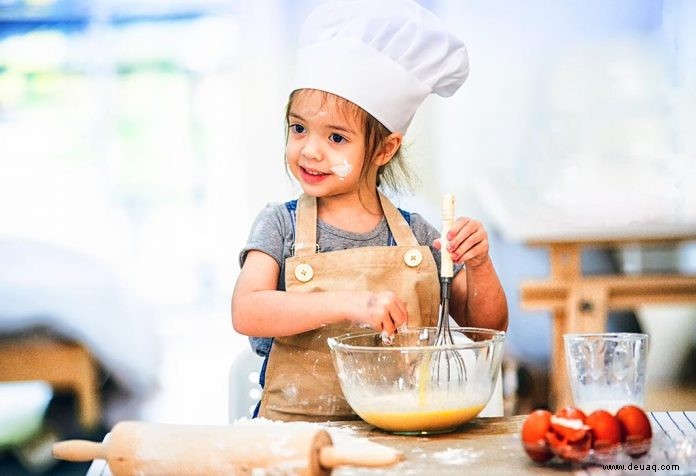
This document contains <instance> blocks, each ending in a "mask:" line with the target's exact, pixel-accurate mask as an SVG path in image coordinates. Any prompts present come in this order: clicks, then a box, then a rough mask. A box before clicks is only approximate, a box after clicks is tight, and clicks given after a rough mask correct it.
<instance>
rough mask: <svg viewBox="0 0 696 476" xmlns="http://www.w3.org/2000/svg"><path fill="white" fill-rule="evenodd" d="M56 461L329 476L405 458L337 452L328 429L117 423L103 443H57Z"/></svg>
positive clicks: (174, 471) (132, 469) (169, 470)
mask: <svg viewBox="0 0 696 476" xmlns="http://www.w3.org/2000/svg"><path fill="white" fill-rule="evenodd" d="M53 456H54V457H55V458H58V459H62V460H67V461H89V460H93V459H104V460H106V462H107V464H108V465H109V469H110V470H111V472H112V473H113V475H114V476H131V475H143V476H145V475H163V474H166V475H195V474H201V475H204V474H205V475H216V474H225V475H230V474H234V475H248V474H252V472H253V471H254V470H257V471H258V470H261V469H267V470H271V471H279V472H282V474H300V475H328V474H330V473H331V470H332V469H333V468H335V467H337V466H341V465H354V466H375V467H378V466H388V465H391V464H394V463H396V462H397V461H399V460H401V459H402V457H403V455H402V454H401V453H400V452H398V451H396V450H393V449H391V448H389V447H386V446H382V445H376V444H370V445H355V447H352V446H351V445H346V446H342V447H336V446H333V444H332V440H331V436H330V435H329V433H328V432H327V431H325V430H323V429H318V428H309V427H303V426H293V425H292V424H287V423H279V424H268V425H265V424H264V425H238V426H194V425H167V424H155V423H143V422H136V421H125V422H121V423H118V424H117V425H116V426H114V427H113V429H112V430H111V432H110V433H109V435H108V436H107V438H105V440H104V442H102V443H98V442H93V441H85V440H67V441H60V442H58V443H55V444H54V445H53ZM274 474H275V473H274Z"/></svg>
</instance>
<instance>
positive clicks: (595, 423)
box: [585, 410, 623, 453]
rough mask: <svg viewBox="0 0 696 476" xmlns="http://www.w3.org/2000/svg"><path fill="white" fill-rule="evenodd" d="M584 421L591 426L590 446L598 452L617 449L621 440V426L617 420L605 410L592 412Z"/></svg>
mask: <svg viewBox="0 0 696 476" xmlns="http://www.w3.org/2000/svg"><path fill="white" fill-rule="evenodd" d="M585 423H586V424H587V425H588V426H589V427H590V428H591V431H592V436H593V443H592V448H594V449H595V450H596V451H599V452H602V453H604V452H612V451H614V450H616V449H618V447H619V445H620V444H621V442H622V441H623V428H622V427H621V424H620V423H619V420H617V419H616V418H614V416H613V415H612V414H611V413H609V412H607V411H605V410H597V411H594V412H592V413H591V414H590V415H589V416H588V417H587V418H586V419H585Z"/></svg>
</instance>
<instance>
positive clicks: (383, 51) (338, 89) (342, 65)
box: [293, 0, 469, 133]
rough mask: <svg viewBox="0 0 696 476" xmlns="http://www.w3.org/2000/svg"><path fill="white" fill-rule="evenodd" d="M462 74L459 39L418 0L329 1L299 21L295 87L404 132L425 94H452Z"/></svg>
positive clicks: (465, 66)
mask: <svg viewBox="0 0 696 476" xmlns="http://www.w3.org/2000/svg"><path fill="white" fill-rule="evenodd" d="M468 74H469V56H468V54H467V52H466V46H465V45H464V43H462V41H461V40H459V39H458V38H457V37H455V36H454V35H453V34H452V33H451V32H450V31H449V30H448V29H447V28H446V26H445V24H444V22H443V21H442V20H440V19H439V18H438V17H437V16H435V15H434V14H433V13H432V12H430V11H428V10H426V9H425V8H423V7H421V6H420V5H418V4H417V3H416V2H414V1H412V0H349V1H345V0H344V1H332V2H327V3H322V4H320V5H319V6H318V7H317V8H316V9H315V10H314V11H313V12H312V13H310V15H309V17H307V19H306V20H305V23H304V25H303V27H302V31H301V33H300V49H299V52H298V57H297V71H296V75H295V82H294V85H293V90H297V89H304V88H308V89H319V90H322V91H326V92H329V93H332V94H335V95H337V96H341V97H343V98H345V99H348V100H349V101H351V102H353V103H355V104H357V105H358V106H360V107H361V108H363V109H364V110H365V111H367V112H368V113H369V114H371V115H372V116H374V117H375V118H376V119H377V120H378V121H380V122H381V123H382V124H383V125H384V126H385V127H386V128H387V129H389V131H391V132H397V131H398V132H401V133H405V132H406V129H408V126H409V124H410V123H411V120H412V119H413V115H414V114H415V113H416V109H418V106H420V104H421V103H422V102H423V100H424V99H425V98H426V97H427V95H428V94H430V93H435V94H438V95H440V96H445V97H446V96H451V95H452V94H454V93H455V91H457V89H459V86H461V85H462V83H463V82H464V80H465V79H466V77H467V75H468Z"/></svg>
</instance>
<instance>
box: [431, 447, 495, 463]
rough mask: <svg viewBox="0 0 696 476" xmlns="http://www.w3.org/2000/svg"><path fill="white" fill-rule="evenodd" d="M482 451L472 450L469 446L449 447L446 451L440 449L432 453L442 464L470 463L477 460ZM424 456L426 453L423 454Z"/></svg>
mask: <svg viewBox="0 0 696 476" xmlns="http://www.w3.org/2000/svg"><path fill="white" fill-rule="evenodd" d="M481 454H482V453H481V452H480V451H472V450H470V449H468V448H447V449H446V450H444V451H438V452H437V453H434V454H433V455H432V458H434V459H435V460H436V461H437V462H438V463H440V464H453V465H454V464H456V465H461V464H468V463H471V462H473V461H476V460H477V459H479V457H480V456H481ZM423 456H424V457H425V456H426V455H423Z"/></svg>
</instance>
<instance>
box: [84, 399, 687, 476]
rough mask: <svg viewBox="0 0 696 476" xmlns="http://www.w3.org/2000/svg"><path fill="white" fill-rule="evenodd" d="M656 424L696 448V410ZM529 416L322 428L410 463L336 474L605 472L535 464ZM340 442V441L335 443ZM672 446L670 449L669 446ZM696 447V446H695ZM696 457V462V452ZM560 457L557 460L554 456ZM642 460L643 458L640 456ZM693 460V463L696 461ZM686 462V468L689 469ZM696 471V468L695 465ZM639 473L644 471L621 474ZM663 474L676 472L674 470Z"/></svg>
mask: <svg viewBox="0 0 696 476" xmlns="http://www.w3.org/2000/svg"><path fill="white" fill-rule="evenodd" d="M650 417H651V424H652V427H653V432H654V435H655V437H654V439H655V442H656V443H657V442H667V443H669V444H672V442H673V441H678V440H679V439H680V438H681V439H683V438H684V437H687V438H690V440H689V441H690V442H689V444H690V445H691V446H690V447H691V449H692V450H694V446H696V411H691V412H651V414H650ZM524 419H525V416H513V417H493V418H475V419H474V420H472V421H471V422H469V423H468V424H467V425H465V426H464V427H462V429H461V430H459V431H456V432H453V433H446V434H443V435H433V436H399V435H392V434H389V433H385V432H383V431H381V430H378V429H376V428H374V427H373V426H371V425H369V424H367V423H365V422H362V421H356V422H332V423H325V424H323V425H322V426H326V427H328V428H329V431H330V432H331V431H332V429H337V431H340V432H341V433H345V434H346V435H348V436H350V437H351V438H361V439H362V438H365V439H368V440H370V441H372V442H374V443H379V444H382V445H385V446H389V447H391V448H394V449H397V450H399V451H401V452H402V453H403V454H404V456H405V459H404V461H402V462H400V463H398V464H396V465H394V466H392V467H389V468H379V469H370V468H356V467H347V466H346V467H341V468H338V469H336V470H334V472H333V475H334V476H359V475H375V476H376V475H380V476H381V475H386V476H389V475H448V474H496V475H498V474H500V475H504V474H514V475H515V476H524V475H544V474H559V473H563V474H574V475H591V474H605V473H602V470H601V467H595V466H588V467H572V466H570V465H568V464H562V463H555V462H554V463H547V464H546V465H544V466H540V465H537V464H535V463H533V462H532V461H531V460H530V459H529V458H528V457H527V455H526V454H525V453H524V451H523V449H522V445H521V443H520V438H519V432H520V428H521V426H522V423H523V421H524ZM335 443H339V442H338V441H335ZM668 449H669V448H668ZM694 451H696V450H694ZM653 453H656V454H657V453H659V454H658V457H659V458H663V459H664V458H665V457H663V456H662V455H667V456H668V458H667V459H665V461H664V462H667V463H673V464H679V463H680V461H679V460H678V459H676V458H672V457H671V456H670V454H669V452H668V451H665V450H663V449H662V448H660V449H659V450H658V449H657V448H653V451H651V453H650V454H653ZM689 455H691V456H692V457H691V460H692V461H693V460H694V458H693V454H691V453H689ZM554 461H555V460H554ZM636 461H642V459H641V460H636ZM691 464H693V463H691ZM685 466H686V465H685V464H683V463H682V464H681V470H680V471H681V472H676V473H674V474H689V473H688V472H686V473H684V472H683V471H684V470H687V471H689V470H688V469H687V468H686V467H685ZM692 469H693V470H694V471H696V467H694V468H692ZM110 474H111V473H110V472H109V468H108V466H107V465H106V463H105V462H104V461H103V460H95V462H94V463H93V464H92V466H91V467H90V469H89V472H88V473H87V476H109V475H110ZM617 474H639V473H632V472H627V473H617ZM663 474H670V473H669V472H667V473H663Z"/></svg>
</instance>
